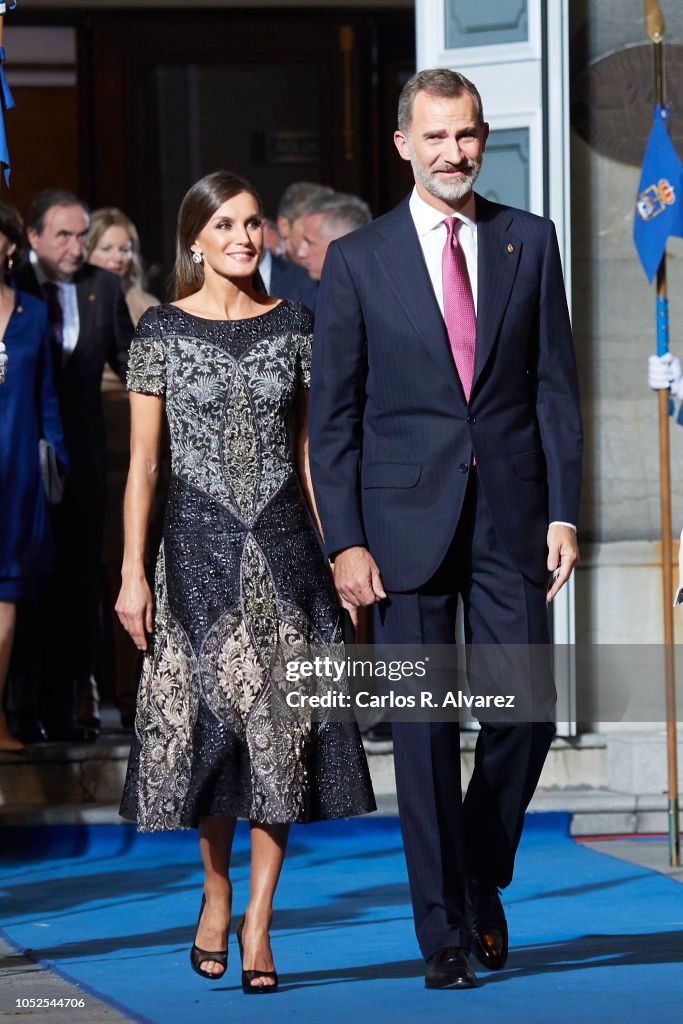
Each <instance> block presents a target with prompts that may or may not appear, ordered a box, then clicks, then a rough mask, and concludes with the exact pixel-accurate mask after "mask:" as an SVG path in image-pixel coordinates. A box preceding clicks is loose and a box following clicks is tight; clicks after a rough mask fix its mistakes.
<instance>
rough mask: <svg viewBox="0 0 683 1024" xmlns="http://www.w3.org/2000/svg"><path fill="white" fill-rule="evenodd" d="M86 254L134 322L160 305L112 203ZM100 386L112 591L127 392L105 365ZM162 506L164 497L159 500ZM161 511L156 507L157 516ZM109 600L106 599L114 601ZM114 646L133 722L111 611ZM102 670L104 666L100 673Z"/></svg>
mask: <svg viewBox="0 0 683 1024" xmlns="http://www.w3.org/2000/svg"><path fill="white" fill-rule="evenodd" d="M87 259H88V262H89V263H94V264H95V266H96V267H102V268H103V269H104V270H109V271H111V273H113V274H116V275H117V277H120V278H121V283H122V285H123V290H124V292H125V295H126V305H127V306H128V312H129V313H130V318H131V320H132V321H133V324H134V325H135V326H137V323H138V320H139V319H140V317H141V316H142V314H143V313H144V312H145V311H146V310H148V309H149V308H150V307H151V306H158V305H159V300H158V299H157V297H156V296H155V295H150V293H149V292H146V291H144V288H143V286H144V273H143V269H142V261H141V258H140V236H139V235H138V232H137V228H136V227H135V225H134V224H133V222H132V220H130V218H129V217H127V216H126V214H125V213H123V211H122V210H118V209H116V208H115V207H104V208H102V209H99V210H95V211H94V212H93V213H92V215H91V218H90V234H89V240H88V253H87ZM102 391H103V401H104V409H105V417H106V421H107V433H108V437H109V455H108V465H109V470H108V478H107V487H108V493H109V495H110V499H111V500H110V501H109V503H108V505H107V517H106V520H105V529H104V545H103V555H102V557H103V561H104V565H105V568H106V573H107V581H108V589H109V592H110V593H111V595H112V598H113V595H114V594H116V593H117V592H118V589H119V586H120V579H121V577H120V574H119V566H120V564H121V551H122V548H123V537H122V535H121V515H120V510H121V505H122V503H123V490H124V487H125V480H126V469H127V466H128V432H129V420H128V395H127V393H126V390H125V388H123V387H122V386H121V383H120V381H119V379H118V377H117V376H116V374H115V373H113V372H111V371H109V369H108V368H107V369H105V372H104V376H103V378H102ZM159 502H160V507H161V504H162V503H163V499H162V498H160V499H159ZM159 514H160V513H159V511H158V510H157V512H156V515H157V516H158V515H159ZM113 603H114V602H113V600H112V601H110V602H108V604H109V605H113ZM108 643H109V644H111V645H113V647H111V648H110V649H109V650H107V651H106V654H105V657H104V658H103V662H104V664H105V665H106V666H107V668H108V669H109V671H110V674H111V678H110V681H109V684H108V685H109V686H110V687H111V686H113V689H114V692H115V697H116V704H117V705H118V708H119V712H120V715H121V724H122V725H123V726H124V728H126V729H128V728H130V727H131V726H132V723H133V717H134V713H135V692H136V677H137V674H138V673H137V657H136V654H135V651H134V650H132V649H131V648H130V646H129V641H128V638H127V637H126V636H125V634H124V633H123V630H122V628H121V626H120V625H119V623H118V620H117V619H116V616H114V615H113V614H112V625H111V639H110V640H109V641H108ZM104 671H105V669H103V672H104ZM80 718H81V721H83V722H87V723H88V724H89V725H91V726H94V727H99V722H100V708H99V694H97V695H94V699H93V701H84V702H83V704H82V706H81V709H80Z"/></svg>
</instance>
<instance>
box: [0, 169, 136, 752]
mask: <svg viewBox="0 0 683 1024" xmlns="http://www.w3.org/2000/svg"><path fill="white" fill-rule="evenodd" d="M89 219H90V217H89V211H88V207H87V206H86V204H85V203H84V202H83V201H82V200H80V199H79V198H78V197H77V196H74V195H72V194H71V193H69V192H65V191H63V190H61V189H46V190H44V191H43V192H40V193H39V194H38V195H37V196H36V197H35V199H34V200H33V203H32V206H31V210H30V212H29V215H28V219H27V223H26V229H27V234H28V239H29V243H30V245H31V253H30V261H29V262H28V263H26V264H25V265H24V266H23V267H21V268H20V269H19V270H18V271H17V272H16V273H15V280H16V283H17V287H18V288H20V289H22V290H23V291H27V292H30V293H31V294H33V295H37V296H38V297H39V298H42V299H44V301H45V302H46V303H47V306H48V315H49V321H50V333H51V340H52V354H53V360H54V373H55V384H56V387H57V394H58V397H59V405H60V413H61V416H62V423H63V424H64V435H65V440H66V446H67V449H68V452H69V461H70V473H69V479H68V481H67V484H66V489H65V493H64V498H63V500H62V502H61V504H60V505H58V506H55V508H54V509H53V513H54V515H53V528H54V533H55V544H56V550H57V568H56V571H55V573H54V574H53V576H52V577H51V578H50V580H49V582H48V584H47V587H46V595H45V601H44V608H43V615H44V617H45V629H44V633H43V636H42V637H39V638H37V639H38V640H39V641H42V646H43V647H44V657H43V663H44V670H43V672H44V685H43V690H42V700H41V704H42V709H43V715H44V721H45V725H46V728H47V730H48V737H49V738H50V739H71V740H87V739H94V738H95V737H96V735H97V728H98V727H99V715H98V707H97V697H98V694H97V686H96V681H95V665H96V661H97V656H98V653H99V648H100V643H101V634H102V613H101V552H102V530H103V523H104V503H105V473H106V447H105V442H106V438H105V426H104V417H103V411H102V401H101V396H100V386H101V381H102V371H103V369H104V366H105V363H109V365H110V366H111V367H112V369H113V370H114V371H115V372H116V373H117V374H118V375H119V377H121V379H122V380H124V379H125V372H126V366H127V359H128V348H129V346H130V342H131V338H132V334H133V325H132V323H131V320H130V317H129V315H128V310H127V307H126V303H125V299H124V296H123V291H122V289H121V283H120V280H119V279H118V278H117V277H116V276H115V275H114V274H110V273H109V272H108V271H106V270H101V269H100V268H99V267H93V266H91V265H90V264H86V263H85V262H84V261H85V254H86V248H87V242H88V227H89ZM25 630H26V623H24V632H25ZM22 646H23V645H22ZM81 703H83V705H84V707H82V708H81V707H80V705H81ZM79 712H80V715H79ZM79 717H81V718H82V719H83V718H84V719H85V725H86V727H85V728H84V727H83V724H82V723H81V724H79V721H78V719H79Z"/></svg>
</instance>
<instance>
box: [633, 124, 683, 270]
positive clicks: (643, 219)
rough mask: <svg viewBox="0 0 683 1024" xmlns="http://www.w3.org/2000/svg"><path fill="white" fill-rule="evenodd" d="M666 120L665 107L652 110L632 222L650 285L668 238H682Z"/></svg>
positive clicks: (679, 177)
mask: <svg viewBox="0 0 683 1024" xmlns="http://www.w3.org/2000/svg"><path fill="white" fill-rule="evenodd" d="M668 117H669V108H668V107H662V106H657V107H655V110H654V124H653V125H652V131H651V132H650V138H649V139H648V140H647V147H646V149H645V156H644V157H643V170H642V173H641V176H640V185H639V186H638V197H637V199H636V213H635V217H634V219H633V241H634V243H635V247H636V249H637V250H638V255H639V257H640V262H641V263H642V265H643V270H644V271H645V275H646V277H647V279H648V281H650V283H652V279H653V277H654V276H655V274H656V273H657V268H658V266H659V264H660V263H661V259H662V256H663V255H664V250H665V248H666V240H667V238H668V237H669V235H677V236H679V237H683V164H681V161H680V160H679V159H678V154H677V152H676V150H675V149H674V147H673V143H672V141H671V138H670V136H669V132H668V129H667V126H666V122H667V120H668Z"/></svg>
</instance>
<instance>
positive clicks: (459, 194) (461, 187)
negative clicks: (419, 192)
mask: <svg viewBox="0 0 683 1024" xmlns="http://www.w3.org/2000/svg"><path fill="white" fill-rule="evenodd" d="M410 165H411V167H412V168H413V174H414V175H415V177H416V179H417V180H418V181H419V182H420V184H421V185H422V186H423V187H424V188H425V189H426V190H427V192H429V193H430V195H433V196H435V198H436V199H442V200H444V202H447V203H452V202H454V201H455V200H458V199H462V198H463V197H464V196H466V195H467V193H468V192H470V191H471V190H472V186H473V185H474V183H475V181H476V180H477V178H478V177H479V171H480V170H481V163H478V164H477V163H475V162H474V161H473V160H468V161H467V163H466V164H465V165H464V166H463V167H459V168H458V170H460V171H463V173H464V174H465V177H464V178H457V179H455V180H454V181H442V180H441V179H440V178H439V177H438V176H437V175H438V171H434V170H427V168H426V167H423V166H422V164H420V163H418V161H417V159H416V158H415V157H414V156H413V155H412V154H411V157H410ZM452 169H453V168H451V167H448V168H446V167H442V168H440V170H442V171H444V170H452Z"/></svg>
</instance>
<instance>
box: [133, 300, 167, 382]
mask: <svg viewBox="0 0 683 1024" xmlns="http://www.w3.org/2000/svg"><path fill="white" fill-rule="evenodd" d="M127 384H128V390H129V391H140V392H142V394H145V395H164V394H165V393H166V349H165V347H164V342H163V339H162V337H161V326H160V324H159V313H158V308H157V307H153V308H152V309H148V310H147V312H146V313H143V315H142V316H141V318H140V321H139V323H138V326H137V328H136V330H135V335H134V337H133V341H132V342H131V346H130V353H129V356H128V377H127Z"/></svg>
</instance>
